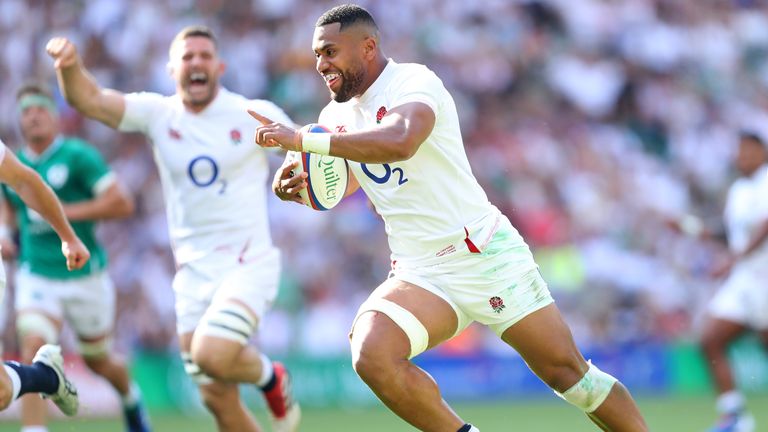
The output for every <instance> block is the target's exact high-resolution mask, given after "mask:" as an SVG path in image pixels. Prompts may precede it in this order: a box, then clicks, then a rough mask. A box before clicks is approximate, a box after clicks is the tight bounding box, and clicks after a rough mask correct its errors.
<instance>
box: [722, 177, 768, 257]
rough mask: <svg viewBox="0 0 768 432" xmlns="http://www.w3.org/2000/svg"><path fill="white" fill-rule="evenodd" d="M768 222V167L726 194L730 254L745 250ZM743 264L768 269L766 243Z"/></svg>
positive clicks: (736, 183)
mask: <svg viewBox="0 0 768 432" xmlns="http://www.w3.org/2000/svg"><path fill="white" fill-rule="evenodd" d="M767 220H768V165H764V166H762V167H761V168H760V169H758V170H757V171H756V172H755V173H754V174H752V175H751V176H750V177H742V178H740V179H738V180H736V181H735V182H734V183H733V184H732V185H731V187H730V189H729V190H728V198H727V201H726V205H725V224H726V230H727V234H728V245H729V247H730V248H731V250H732V251H733V252H736V253H739V252H741V251H743V250H744V249H746V247H747V245H748V244H749V241H750V239H751V238H752V237H753V236H754V235H755V231H756V230H757V229H758V228H759V227H760V225H762V224H764V223H765V221H767ZM744 264H747V265H750V266H756V268H757V267H760V268H762V269H763V270H764V269H767V268H768V242H764V243H763V244H762V245H761V246H760V247H759V248H758V249H757V250H755V251H754V252H752V253H751V254H750V255H748V256H747V257H746V259H745V261H744Z"/></svg>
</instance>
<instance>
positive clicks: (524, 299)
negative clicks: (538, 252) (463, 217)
mask: <svg viewBox="0 0 768 432" xmlns="http://www.w3.org/2000/svg"><path fill="white" fill-rule="evenodd" d="M479 250H480V252H479V253H472V252H470V251H469V250H468V249H467V248H463V249H459V250H458V251H457V253H456V254H455V255H454V256H453V257H452V258H451V259H449V260H447V261H445V262H442V263H440V264H436V265H429V266H421V267H418V266H408V265H406V264H402V263H395V264H394V266H393V269H392V273H391V277H393V278H395V279H398V280H402V281H405V282H408V283H411V284H414V285H416V286H419V287H421V288H423V289H426V290H428V291H430V292H432V293H433V294H435V295H437V296H439V297H441V298H442V299H444V300H445V301H446V302H448V304H450V305H451V307H453V310H454V311H455V312H456V316H457V317H458V323H459V325H458V328H457V329H456V334H458V333H459V332H461V331H462V330H464V328H466V327H467V326H468V325H469V324H470V323H472V322H473V321H477V322H479V323H481V324H484V325H486V326H488V327H489V328H490V329H491V330H493V331H494V332H495V333H496V334H497V335H499V336H501V334H502V333H504V331H505V330H507V329H508V328H509V327H511V326H512V325H513V324H515V323H517V322H518V321H520V320H521V319H523V318H524V317H526V316H527V315H529V314H531V313H533V312H535V311H537V310H539V309H541V308H543V307H545V306H547V305H549V304H551V303H553V301H554V300H553V299H552V296H551V295H550V293H549V289H548V287H547V284H546V282H544V280H543V279H542V277H541V275H540V273H539V271H538V267H537V265H536V263H535V262H534V260H533V256H532V255H531V252H530V249H529V248H528V246H527V245H526V244H525V243H524V242H522V241H520V238H519V234H518V233H517V231H516V230H515V228H514V227H513V226H512V224H511V223H510V222H509V220H508V219H507V218H506V217H502V218H501V224H500V226H499V228H498V230H497V231H496V232H495V233H494V234H493V237H492V238H491V240H490V241H489V242H488V243H487V244H486V245H483V247H482V248H481V249H479Z"/></svg>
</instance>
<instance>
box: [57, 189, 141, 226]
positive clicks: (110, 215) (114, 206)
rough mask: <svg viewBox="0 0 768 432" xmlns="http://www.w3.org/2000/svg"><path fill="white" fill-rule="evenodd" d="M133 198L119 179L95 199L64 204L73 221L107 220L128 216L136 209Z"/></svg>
mask: <svg viewBox="0 0 768 432" xmlns="http://www.w3.org/2000/svg"><path fill="white" fill-rule="evenodd" d="M134 208H135V206H134V202H133V198H132V197H131V196H130V194H128V192H127V191H126V190H125V188H124V187H123V186H122V185H121V184H120V183H119V182H117V181H115V182H114V183H112V185H111V186H109V187H108V188H107V189H106V190H104V192H102V193H101V194H99V195H98V196H96V197H95V198H93V199H90V200H86V201H78V202H76V203H72V204H65V205H64V213H65V214H66V215H67V219H69V220H71V221H78V220H105V219H120V218H124V217H128V216H130V215H132V214H133V211H134Z"/></svg>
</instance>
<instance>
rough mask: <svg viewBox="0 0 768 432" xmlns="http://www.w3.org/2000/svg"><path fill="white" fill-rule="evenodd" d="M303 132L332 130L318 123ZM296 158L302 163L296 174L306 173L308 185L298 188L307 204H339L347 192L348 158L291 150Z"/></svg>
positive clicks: (327, 206)
mask: <svg viewBox="0 0 768 432" xmlns="http://www.w3.org/2000/svg"><path fill="white" fill-rule="evenodd" d="M301 130H302V132H309V133H330V130H328V129H327V128H325V127H323V126H320V125H318V124H314V123H312V124H308V125H306V126H304V127H303V128H301ZM291 153H292V155H290V156H291V157H292V158H293V161H296V160H298V161H299V166H298V167H296V168H295V169H294V172H293V175H298V174H300V173H302V172H306V173H307V174H308V176H307V187H306V188H305V189H302V190H300V191H299V196H301V199H302V201H303V202H304V205H306V206H308V207H312V208H313V209H315V210H330V209H332V208H333V207H335V206H336V204H338V203H339V202H340V201H341V199H342V198H344V194H345V193H346V192H347V183H348V181H349V172H348V171H347V169H348V164H347V161H346V159H342V158H337V157H334V156H328V155H321V154H317V153H304V152H291Z"/></svg>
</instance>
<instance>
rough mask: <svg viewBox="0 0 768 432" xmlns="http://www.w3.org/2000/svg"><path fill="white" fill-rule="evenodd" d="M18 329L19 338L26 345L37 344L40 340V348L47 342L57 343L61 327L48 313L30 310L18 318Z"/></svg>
mask: <svg viewBox="0 0 768 432" xmlns="http://www.w3.org/2000/svg"><path fill="white" fill-rule="evenodd" d="M16 330H17V331H18V333H19V339H20V340H21V341H22V343H24V344H25V345H29V344H36V343H38V342H36V341H39V346H38V347H30V348H35V350H37V348H40V346H43V345H44V344H47V343H56V342H58V339H59V329H58V327H57V326H56V324H55V323H54V322H53V321H52V320H51V318H49V317H47V316H46V315H44V314H42V313H39V312H34V311H29V312H22V313H20V314H19V317H18V318H17V319H16Z"/></svg>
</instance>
